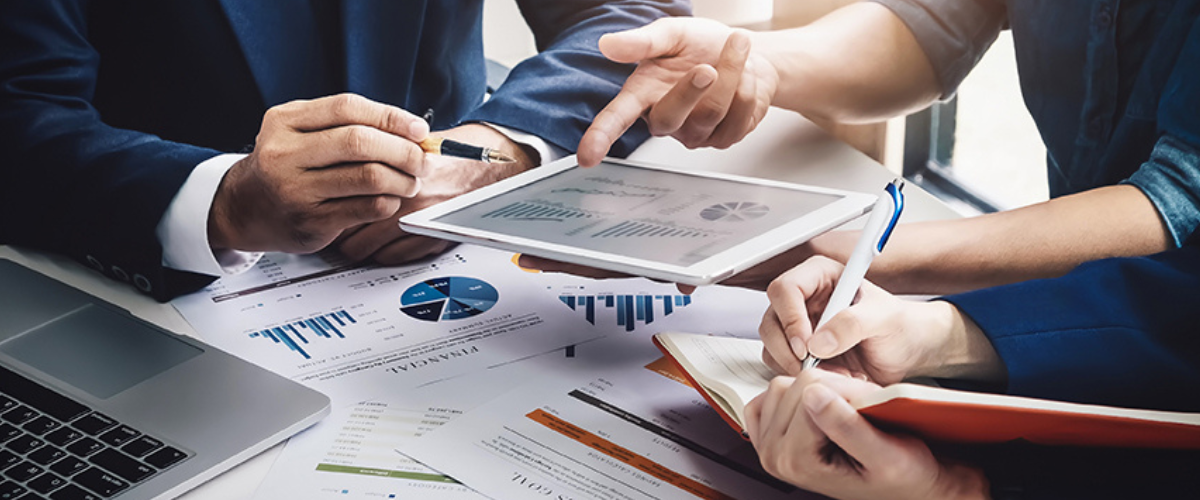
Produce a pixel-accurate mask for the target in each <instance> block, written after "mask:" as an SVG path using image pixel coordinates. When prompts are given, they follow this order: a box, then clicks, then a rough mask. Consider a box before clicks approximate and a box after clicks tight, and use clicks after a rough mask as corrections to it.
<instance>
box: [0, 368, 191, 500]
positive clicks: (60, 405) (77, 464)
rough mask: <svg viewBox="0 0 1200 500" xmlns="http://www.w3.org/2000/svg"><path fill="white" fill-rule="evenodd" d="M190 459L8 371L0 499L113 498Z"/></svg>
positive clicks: (1, 411) (1, 409)
mask: <svg viewBox="0 0 1200 500" xmlns="http://www.w3.org/2000/svg"><path fill="white" fill-rule="evenodd" d="M190 456H191V455H190V454H188V453H187V452H185V451H182V450H179V449H178V448H175V447H172V446H168V445H166V444H164V443H163V442H162V441H160V440H158V439H155V438H154V437H152V436H148V435H146V434H145V433H143V432H141V431H138V430H137V429H134V428H132V427H130V426H128V425H125V424H122V423H121V422H118V421H116V420H114V419H112V418H110V417H108V416H106V415H104V414H103V413H99V412H96V411H92V410H91V409H90V408H88V407H87V406H85V405H83V404H81V403H79V402H78V401H75V400H74V399H71V398H68V397H66V396H63V395H61V394H59V393H57V392H55V391H52V390H50V389H48V388H46V387H45V386H43V385H41V384H39V383H37V382H35V381H33V380H30V379H28V378H26V377H24V376H21V375H19V374H17V373H16V372H13V371H11V370H8V369H7V368H4V367H2V366H0V500H33V499H52V500H98V499H101V498H111V497H114V496H116V495H119V494H121V493H122V492H124V491H126V490H128V489H129V488H131V487H133V486H136V485H137V484H138V483H141V482H144V481H146V480H147V479H150V478H151V477H154V475H155V474H158V473H159V472H161V471H163V470H165V469H167V468H170V467H172V466H174V465H176V464H178V463H180V462H182V461H184V460H186V459H187V458H189V457H190Z"/></svg>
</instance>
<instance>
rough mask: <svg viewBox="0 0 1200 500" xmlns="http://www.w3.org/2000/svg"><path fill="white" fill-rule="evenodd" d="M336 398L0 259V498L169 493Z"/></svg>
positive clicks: (299, 424)
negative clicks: (171, 331)
mask: <svg viewBox="0 0 1200 500" xmlns="http://www.w3.org/2000/svg"><path fill="white" fill-rule="evenodd" d="M328 413H329V398H327V397H325V396H324V395H322V394H320V393H318V392H316V391H313V390H311V389H308V388H305V387H303V386H301V385H299V384H297V383H295V382H292V381H290V380H287V379H285V378H283V377H281V376H278V375H276V374H274V373H271V372H268V371H266V370H264V369H262V368H259V367H257V366H255V365H252V364H250V363H248V362H246V361H243V360H241V359H238V358H236V357H234V356H231V355H229V354H226V353H225V352H222V351H220V350H217V349H215V348H213V347H210V346H207V345H204V344H202V343H200V342H198V341H196V340H193V339H190V338H187V337H184V336H180V335H176V334H173V333H170V332H168V331H166V330H163V329H162V328H159V327H157V326H154V325H152V324H150V323H147V322H145V321H142V320H140V319H138V318H136V317H134V316H132V315H131V314H129V313H128V312H126V311H125V310H123V309H121V308H118V307H116V306H114V305H112V304H109V303H107V302H105V301H103V300H100V299H97V298H95V297H93V296H91V295H88V294H86V293H83V292H81V291H78V290H76V289H74V288H71V287H69V286H67V285H64V284H62V283H59V282H58V281H56V280H53V279H51V278H48V277H46V276H43V275H41V274H39V273H36V272H34V271H31V270H29V269H26V268H24V267H22V266H19V265H17V264H15V263H13V262H12V261H8V260H3V259H0V498H4V499H22V500H24V499H26V498H29V499H38V498H49V499H54V500H70V499H103V498H118V499H121V500H125V499H149V498H172V497H175V496H177V495H179V494H182V493H183V492H184V491H187V490H188V489H191V488H193V487H195V486H196V485H198V484H200V483H202V482H204V481H206V480H208V479H210V478H212V477H213V476H215V475H217V474H219V473H220V472H222V471H224V470H226V469H228V468H230V467H232V466H234V465H236V464H237V463H239V462H241V461H243V460H246V459H248V458H250V457H252V456H254V455H255V454H257V453H259V452H261V451H263V450H265V449H266V448H268V447H270V446H272V445H275V444H276V443H279V442H281V441H282V440H284V439H287V438H288V437H289V436H291V435H292V434H295V433H297V432H299V431H301V430H302V429H304V428H305V427H308V426H310V425H312V424H314V423H316V422H317V421H318V420H320V419H321V418H322V417H324V416H325V415H326V414H328Z"/></svg>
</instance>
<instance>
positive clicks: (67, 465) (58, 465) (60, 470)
mask: <svg viewBox="0 0 1200 500" xmlns="http://www.w3.org/2000/svg"><path fill="white" fill-rule="evenodd" d="M87 466H88V464H87V462H84V461H83V460H81V459H78V458H76V457H72V456H68V457H66V458H63V459H62V460H59V461H57V462H54V465H51V466H50V470H52V471H54V473H55V474H58V475H60V476H66V477H71V476H74V475H75V473H77V472H79V471H81V470H83V469H86V468H87Z"/></svg>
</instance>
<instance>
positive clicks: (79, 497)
mask: <svg viewBox="0 0 1200 500" xmlns="http://www.w3.org/2000/svg"><path fill="white" fill-rule="evenodd" d="M50 500H100V497H98V496H96V494H95V493H92V492H89V491H84V489H83V488H80V487H78V486H75V485H73V484H68V485H66V486H64V487H63V488H62V489H61V490H58V491H56V492H54V493H51V494H50Z"/></svg>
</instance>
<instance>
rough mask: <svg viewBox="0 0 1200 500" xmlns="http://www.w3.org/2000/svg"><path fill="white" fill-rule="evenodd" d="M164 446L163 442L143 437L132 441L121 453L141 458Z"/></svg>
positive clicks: (123, 447)
mask: <svg viewBox="0 0 1200 500" xmlns="http://www.w3.org/2000/svg"><path fill="white" fill-rule="evenodd" d="M162 445H163V444H162V441H159V440H157V439H154V438H152V437H150V436H142V437H140V438H137V439H134V440H133V441H130V442H129V443H127V444H126V445H125V446H122V447H121V451H123V452H125V453H128V454H130V455H133V456H135V457H138V458H141V457H144V456H146V454H147V453H150V452H152V451H154V450H157V449H159V448H161V447H162Z"/></svg>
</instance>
